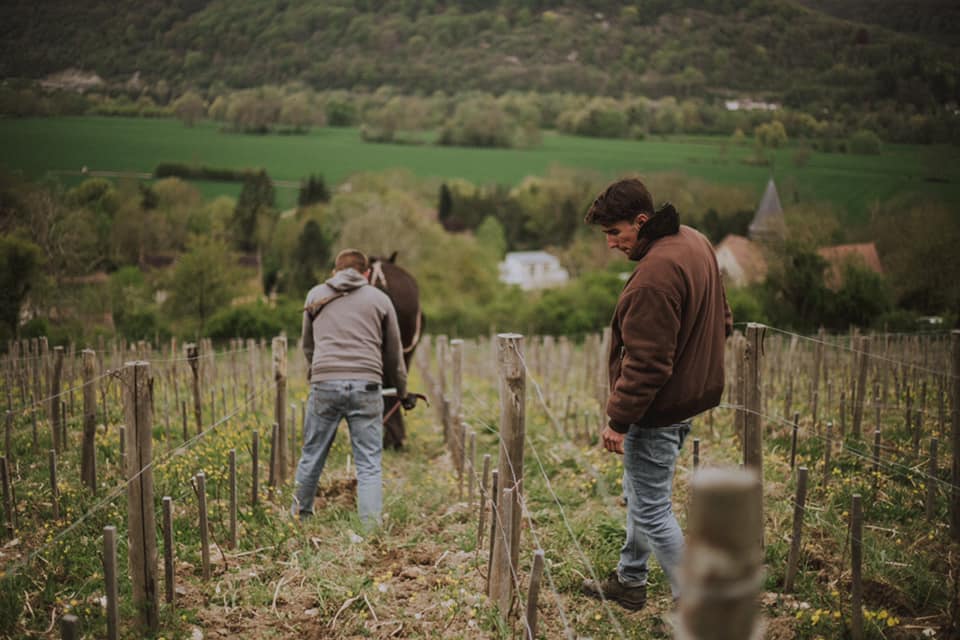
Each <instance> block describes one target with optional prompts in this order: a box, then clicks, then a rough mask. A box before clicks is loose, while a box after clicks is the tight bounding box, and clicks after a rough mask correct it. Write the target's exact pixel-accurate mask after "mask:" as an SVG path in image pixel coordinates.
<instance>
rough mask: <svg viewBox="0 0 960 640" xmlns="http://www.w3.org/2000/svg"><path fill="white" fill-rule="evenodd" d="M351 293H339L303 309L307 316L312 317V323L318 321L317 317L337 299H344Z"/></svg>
mask: <svg viewBox="0 0 960 640" xmlns="http://www.w3.org/2000/svg"><path fill="white" fill-rule="evenodd" d="M348 293H350V292H349V291H337V292H336V293H334V294H333V295H330V296H327V297H325V298H320V299H319V300H317V301H316V302H314V303H313V304H310V305H307V306H306V307H304V308H303V310H304V311H306V312H307V315H308V316H309V317H310V322H311V323H312V322H313V321H314V320H316V319H317V316H318V315H320V312H321V311H323V308H324V307H325V306H327V305H328V304H330V303H331V302H333V301H334V300H336V299H337V298H342V297H343V296H345V295H347V294H348Z"/></svg>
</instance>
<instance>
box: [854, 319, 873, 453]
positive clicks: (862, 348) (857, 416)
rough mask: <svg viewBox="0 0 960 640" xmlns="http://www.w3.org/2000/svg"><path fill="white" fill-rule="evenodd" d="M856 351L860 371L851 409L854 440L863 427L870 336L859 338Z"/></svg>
mask: <svg viewBox="0 0 960 640" xmlns="http://www.w3.org/2000/svg"><path fill="white" fill-rule="evenodd" d="M857 344H858V347H859V348H858V351H859V352H860V353H859V354H858V355H859V357H858V359H857V360H858V366H859V369H860V372H859V375H858V376H857V392H856V393H857V395H856V398H855V403H856V404H855V405H854V409H853V437H854V439H856V440H859V439H860V436H861V433H862V429H861V427H862V425H863V407H864V405H865V404H866V402H867V370H868V368H869V366H870V336H860V338H859V340H858V341H857Z"/></svg>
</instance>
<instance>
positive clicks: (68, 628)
mask: <svg viewBox="0 0 960 640" xmlns="http://www.w3.org/2000/svg"><path fill="white" fill-rule="evenodd" d="M60 637H61V638H62V639H63V640H80V621H79V620H78V619H77V616H75V615H73V614H70V613H68V614H67V615H65V616H63V618H61V619H60Z"/></svg>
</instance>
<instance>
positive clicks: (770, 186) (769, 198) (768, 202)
mask: <svg viewBox="0 0 960 640" xmlns="http://www.w3.org/2000/svg"><path fill="white" fill-rule="evenodd" d="M749 235H750V239H751V240H754V241H755V242H769V243H778V242H782V241H783V240H784V239H785V238H786V236H787V223H786V221H785V220H784V217H783V207H781V206H780V195H779V194H778V193H777V185H776V184H774V182H773V178H770V181H769V182H768V183H767V188H766V190H765V191H764V192H763V197H762V198H761V199H760V205H759V206H758V207H757V211H756V213H754V214H753V222H751V223H750V228H749Z"/></svg>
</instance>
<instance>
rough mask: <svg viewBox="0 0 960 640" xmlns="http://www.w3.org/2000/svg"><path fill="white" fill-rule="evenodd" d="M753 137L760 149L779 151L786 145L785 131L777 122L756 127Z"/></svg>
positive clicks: (781, 124) (780, 123)
mask: <svg viewBox="0 0 960 640" xmlns="http://www.w3.org/2000/svg"><path fill="white" fill-rule="evenodd" d="M753 135H754V137H755V138H756V140H757V144H759V145H760V146H761V147H762V148H765V149H779V148H780V147H782V146H784V145H785V144H787V130H786V129H785V128H784V126H783V123H782V122H780V121H779V120H774V121H773V122H767V123H766V124H761V125H757V128H756V129H754V130H753Z"/></svg>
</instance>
